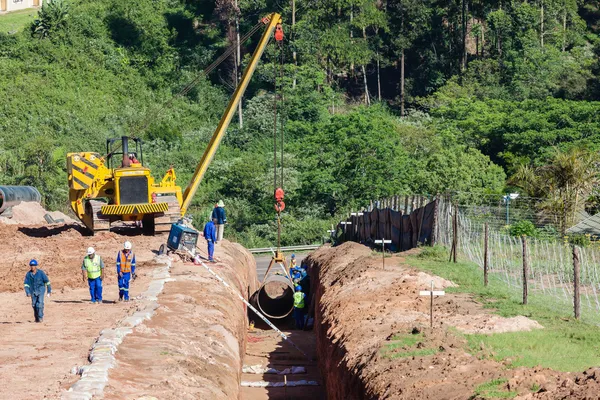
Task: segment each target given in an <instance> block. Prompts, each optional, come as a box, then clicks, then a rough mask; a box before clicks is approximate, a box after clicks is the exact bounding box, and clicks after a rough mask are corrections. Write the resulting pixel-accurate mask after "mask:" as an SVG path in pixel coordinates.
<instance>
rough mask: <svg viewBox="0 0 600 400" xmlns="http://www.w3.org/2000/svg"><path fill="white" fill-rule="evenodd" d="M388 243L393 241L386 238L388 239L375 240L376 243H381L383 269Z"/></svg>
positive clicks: (383, 267)
mask: <svg viewBox="0 0 600 400" xmlns="http://www.w3.org/2000/svg"><path fill="white" fill-rule="evenodd" d="M386 243H388V244H390V243H392V241H391V240H386V239H381V240H379V239H377V240H375V244H380V245H381V252H382V253H383V264H382V269H385V244H386Z"/></svg>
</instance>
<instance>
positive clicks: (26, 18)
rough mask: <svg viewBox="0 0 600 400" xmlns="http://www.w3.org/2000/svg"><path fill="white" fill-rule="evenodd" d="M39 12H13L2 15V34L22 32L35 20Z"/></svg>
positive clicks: (0, 17)
mask: <svg viewBox="0 0 600 400" xmlns="http://www.w3.org/2000/svg"><path fill="white" fill-rule="evenodd" d="M36 15H37V10H31V9H29V10H21V11H13V12H10V13H8V14H2V15H0V32H2V33H16V32H20V31H22V30H23V29H24V28H25V27H26V26H27V25H28V24H29V23H30V22H32V21H33V20H34V19H35V16H36Z"/></svg>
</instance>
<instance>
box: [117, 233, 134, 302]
mask: <svg viewBox="0 0 600 400" xmlns="http://www.w3.org/2000/svg"><path fill="white" fill-rule="evenodd" d="M131 247H132V246H131V242H130V241H126V242H125V243H124V244H123V250H121V251H119V254H117V275H118V277H119V278H118V281H119V301H123V300H125V301H129V281H130V280H131V277H133V279H135V278H136V275H135V254H133V251H131Z"/></svg>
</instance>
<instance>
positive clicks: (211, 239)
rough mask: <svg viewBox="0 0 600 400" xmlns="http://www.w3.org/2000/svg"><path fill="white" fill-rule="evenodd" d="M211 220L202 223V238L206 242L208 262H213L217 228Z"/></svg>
mask: <svg viewBox="0 0 600 400" xmlns="http://www.w3.org/2000/svg"><path fill="white" fill-rule="evenodd" d="M213 221H215V220H212V221H208V222H207V223H206V225H204V238H205V239H206V243H207V244H208V261H210V262H215V259H214V258H213V256H214V254H215V242H216V241H217V229H216V228H215V223H214V222H213Z"/></svg>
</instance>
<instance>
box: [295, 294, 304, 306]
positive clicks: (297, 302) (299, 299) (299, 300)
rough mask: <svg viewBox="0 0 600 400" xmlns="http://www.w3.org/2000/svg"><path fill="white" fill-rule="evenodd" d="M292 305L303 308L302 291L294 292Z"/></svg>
mask: <svg viewBox="0 0 600 400" xmlns="http://www.w3.org/2000/svg"><path fill="white" fill-rule="evenodd" d="M294 307H296V308H304V293H302V292H296V293H294Z"/></svg>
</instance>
